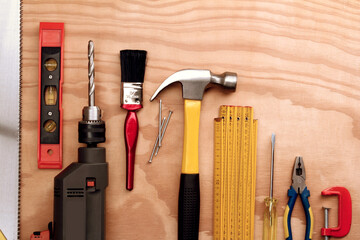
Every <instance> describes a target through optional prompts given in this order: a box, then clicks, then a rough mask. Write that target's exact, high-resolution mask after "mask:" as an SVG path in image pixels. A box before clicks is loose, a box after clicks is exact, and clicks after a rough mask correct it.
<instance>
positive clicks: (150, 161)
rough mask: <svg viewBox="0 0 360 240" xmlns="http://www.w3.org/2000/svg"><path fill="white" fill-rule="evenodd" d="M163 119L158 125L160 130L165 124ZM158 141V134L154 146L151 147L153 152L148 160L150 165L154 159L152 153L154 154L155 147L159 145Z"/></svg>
mask: <svg viewBox="0 0 360 240" xmlns="http://www.w3.org/2000/svg"><path fill="white" fill-rule="evenodd" d="M165 119H166V118H165V117H164V119H163V120H162V122H161V123H160V130H161V129H162V128H163V125H164V123H165ZM159 139H160V135H159V134H158V135H157V137H156V140H155V144H154V147H153V150H152V152H151V156H150V159H149V163H152V160H153V157H154V153H155V149H156V147H157V146H158V143H159Z"/></svg>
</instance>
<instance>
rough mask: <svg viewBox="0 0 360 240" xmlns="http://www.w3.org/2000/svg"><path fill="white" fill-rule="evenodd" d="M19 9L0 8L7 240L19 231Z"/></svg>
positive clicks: (6, 4) (2, 214) (0, 162)
mask: <svg viewBox="0 0 360 240" xmlns="http://www.w3.org/2000/svg"><path fill="white" fill-rule="evenodd" d="M21 5H22V1H2V3H1V8H0V13H1V14H0V29H1V34H0V42H1V44H0V53H1V54H0V75H1V78H0V112H1V116H2V117H1V118H0V152H1V158H0V166H1V167H0V229H1V231H2V232H3V234H4V235H5V236H6V237H7V239H9V240H14V239H18V238H19V229H20V228H19V208H20V197H19V193H20V160H21V152H20V150H21V148H20V143H21V141H20V140H21V135H20V129H21V123H20V114H21V101H20V99H21V47H22V44H21V38H20V33H21V30H22V29H21V10H20V9H21Z"/></svg>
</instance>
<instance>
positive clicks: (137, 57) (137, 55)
mask: <svg viewBox="0 0 360 240" xmlns="http://www.w3.org/2000/svg"><path fill="white" fill-rule="evenodd" d="M146 53H147V52H146V51H144V50H121V51H120V64H121V81H122V82H144V75H145V62H146Z"/></svg>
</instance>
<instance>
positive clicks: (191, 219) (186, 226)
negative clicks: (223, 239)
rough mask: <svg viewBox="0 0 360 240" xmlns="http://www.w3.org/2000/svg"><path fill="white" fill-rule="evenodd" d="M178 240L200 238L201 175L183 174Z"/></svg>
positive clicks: (195, 239)
mask: <svg viewBox="0 0 360 240" xmlns="http://www.w3.org/2000/svg"><path fill="white" fill-rule="evenodd" d="M178 214H179V217H178V239H179V240H197V239H198V238H199V215H200V185H199V174H184V173H182V174H181V179H180V193H179V213H178Z"/></svg>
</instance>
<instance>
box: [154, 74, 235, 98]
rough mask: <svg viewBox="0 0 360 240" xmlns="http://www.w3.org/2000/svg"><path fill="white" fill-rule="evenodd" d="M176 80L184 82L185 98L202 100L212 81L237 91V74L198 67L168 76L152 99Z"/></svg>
mask: <svg viewBox="0 0 360 240" xmlns="http://www.w3.org/2000/svg"><path fill="white" fill-rule="evenodd" d="M175 82H180V83H181V84H182V89H183V98H184V99H193V100H202V98H203V95H204V91H205V89H206V87H207V86H208V85H209V84H210V83H211V84H214V85H221V86H223V87H225V88H228V89H230V90H233V91H235V89H236V83H237V75H236V74H235V73H231V72H225V73H223V74H220V75H216V74H213V73H212V72H210V71H209V70H198V69H185V70H181V71H178V72H176V73H174V74H173V75H171V76H170V77H168V78H167V79H166V80H165V81H164V82H163V83H162V84H161V85H160V86H159V87H158V89H157V90H156V91H155V93H154V94H153V96H152V97H151V98H150V101H153V100H154V99H155V98H156V96H157V95H158V94H159V93H160V92H161V91H162V90H163V89H164V88H166V87H167V86H169V85H170V84H173V83H175Z"/></svg>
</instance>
